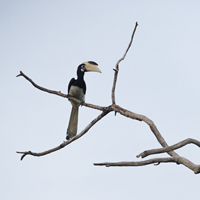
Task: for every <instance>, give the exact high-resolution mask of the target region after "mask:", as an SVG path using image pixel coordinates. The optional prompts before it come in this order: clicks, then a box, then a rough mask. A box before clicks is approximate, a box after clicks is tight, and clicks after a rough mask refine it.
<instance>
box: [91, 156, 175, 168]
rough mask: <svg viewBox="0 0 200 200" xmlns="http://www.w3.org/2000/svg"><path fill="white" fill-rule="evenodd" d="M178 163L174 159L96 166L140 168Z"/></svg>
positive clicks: (111, 163)
mask: <svg viewBox="0 0 200 200" xmlns="http://www.w3.org/2000/svg"><path fill="white" fill-rule="evenodd" d="M169 162H176V161H175V160H174V159H173V158H153V159H149V160H145V161H139V162H104V163H94V165H95V166H105V167H139V166H145V165H150V164H155V165H158V164H160V163H169Z"/></svg>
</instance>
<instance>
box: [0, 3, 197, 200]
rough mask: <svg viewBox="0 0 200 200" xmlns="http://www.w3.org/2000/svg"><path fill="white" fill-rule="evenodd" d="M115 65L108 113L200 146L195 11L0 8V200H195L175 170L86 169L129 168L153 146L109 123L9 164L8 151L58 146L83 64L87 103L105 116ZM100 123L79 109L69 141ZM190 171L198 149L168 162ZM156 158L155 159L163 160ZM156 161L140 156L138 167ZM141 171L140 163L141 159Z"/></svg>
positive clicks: (127, 6) (186, 6) (130, 129)
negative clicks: (113, 109) (88, 66)
mask: <svg viewBox="0 0 200 200" xmlns="http://www.w3.org/2000/svg"><path fill="white" fill-rule="evenodd" d="M136 21H137V22H138V23H139V26H138V28H137V31H136V34H135V37H134V41H133V45H132V47H131V49H130V51H129V52H128V54H127V57H126V59H125V60H124V61H123V62H122V63H121V64H120V71H119V76H118V82H117V87H116V103H117V104H118V105H120V106H121V107H124V108H126V109H129V110H131V111H133V112H136V113H138V114H143V115H145V116H147V117H149V118H150V119H152V120H153V121H154V123H155V124H156V126H157V127H158V129H159V131H160V132H161V134H162V135H163V137H164V138H165V140H166V141H167V143H168V144H170V145H172V144H174V143H177V142H179V141H181V140H184V139H186V138H194V139H197V140H200V130H199V126H200V122H199V118H200V115H199V112H200V106H199V102H200V54H199V52H200V1H197V0H196V1H195V0H192V1H185V0H182V1H179V0H177V1H171V0H169V1H135V0H129V1H128V0H124V1H119V0H117V1H116V0H115V1H114V0H113V1H111V0H101V1H92V0H85V1H80V0H79V1H77V0H56V1H55V0H40V1H39V0H34V1H33V0H32V1H31V0H1V1H0V26H1V31H0V59H1V62H0V63H1V69H2V70H1V73H0V80H1V84H0V88H1V98H0V105H1V107H0V120H1V126H0V131H1V145H0V155H1V165H0V175H1V182H0V188H1V189H0V199H2V200H13V199H16V200H18V199H19V200H36V199H37V200H44V199H48V200H55V199H60V200H62V199H69V200H80V199H82V200H89V199H92V200H102V199H104V200H111V199H113V200H122V199H124V200H132V199H138V200H147V199H148V200H149V199H154V200H160V199H162V200H168V199H182V200H186V199H198V198H199V180H200V175H195V174H194V173H193V172H192V171H191V170H189V169H187V168H186V167H184V166H182V165H176V164H160V165H159V166H154V165H149V166H144V167H124V168H118V167H115V168H113V167H110V168H106V167H97V166H94V165H93V163H95V162H106V161H113V162H119V161H140V160H142V159H138V158H136V155H138V154H139V153H141V152H142V151H144V150H147V149H152V148H159V147H160V144H159V143H158V142H157V140H156V138H155V137H154V135H153V134H152V132H151V131H150V129H149V127H148V126H147V125H146V124H145V123H144V122H138V121H134V120H131V119H128V118H125V117H123V116H121V115H119V114H118V115H117V116H114V113H110V114H109V115H108V116H106V117H105V118H103V119H102V120H101V121H100V122H98V123H97V124H96V125H95V126H94V127H92V129H90V131H89V132H88V133H87V134H86V135H84V136H83V137H82V138H80V139H79V140H77V141H75V142H74V143H71V144H70V145H69V146H67V147H65V148H64V149H62V150H59V151H57V152H54V153H52V154H49V155H46V156H43V157H39V158H38V157H33V156H27V157H25V158H24V160H23V161H20V155H19V154H16V151H27V150H32V151H34V152H41V151H45V150H48V149H50V148H53V147H55V146H57V145H59V144H60V143H62V142H63V141H64V140H65V137H66V129H67V125H68V120H69V116H70V111H71V104H70V102H69V101H68V100H67V99H65V98H62V97H59V96H56V95H52V94H48V93H45V92H42V91H40V90H38V89H36V88H34V87H33V86H32V85H31V84H30V83H29V82H28V81H26V80H25V79H24V78H23V77H19V78H16V75H18V74H19V71H20V70H22V71H23V72H24V73H25V74H26V75H28V76H29V77H30V78H31V79H33V80H34V81H35V82H36V83H37V84H39V85H41V86H43V87H46V88H48V89H52V90H57V91H62V92H63V93H67V86H68V82H69V81H70V79H71V78H72V77H76V70H77V66H78V65H79V64H80V63H82V62H84V61H87V60H92V61H95V62H97V63H98V64H99V68H100V69H101V71H102V74H99V73H87V74H86V75H85V80H86V84H87V94H86V102H87V103H92V104H95V105H100V106H108V105H110V104H111V88H112V83H113V75H114V72H113V68H114V67H115V64H116V62H117V61H118V59H119V58H121V56H122V55H123V54H124V52H125V50H126V48H127V45H128V43H129V41H130V37H131V34H132V31H133V29H134V26H135V23H136ZM99 114H100V112H99V111H97V110H93V109H90V108H86V107H81V108H80V112H79V126H78V132H80V131H81V130H82V129H84V128H85V127H86V126H87V125H88V123H90V122H91V120H93V119H94V118H95V117H96V116H97V115H99ZM177 152H178V153H179V154H180V155H181V156H183V157H186V158H188V159H190V160H191V161H192V162H194V163H196V164H200V149H199V148H197V147H196V146H194V145H188V146H186V147H184V148H183V149H181V150H178V151H177ZM166 156H168V155H167V154H164V155H159V157H166ZM153 157H158V156H156V155H155V156H151V157H149V158H153ZM147 159H148V158H147Z"/></svg>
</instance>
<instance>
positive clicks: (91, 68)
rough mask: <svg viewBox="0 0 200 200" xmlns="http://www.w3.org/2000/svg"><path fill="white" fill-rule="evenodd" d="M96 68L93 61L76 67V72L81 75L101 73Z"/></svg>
mask: <svg viewBox="0 0 200 200" xmlns="http://www.w3.org/2000/svg"><path fill="white" fill-rule="evenodd" d="M97 66H98V64H97V63H95V62H93V61H86V62H84V63H82V64H80V65H79V66H78V71H81V72H83V73H84V72H99V73H101V70H100V69H99V68H98V67H97ZM78 71H77V72H78Z"/></svg>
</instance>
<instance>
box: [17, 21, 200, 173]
mask: <svg viewBox="0 0 200 200" xmlns="http://www.w3.org/2000/svg"><path fill="white" fill-rule="evenodd" d="M137 26H138V23H136V24H135V28H134V30H133V33H132V36H131V40H130V43H129V45H128V47H127V49H126V51H125V53H124V55H123V57H122V58H120V59H119V60H118V62H117V64H116V66H115V69H114V80H113V87H112V91H111V98H112V105H110V106H107V107H102V106H97V105H93V104H88V103H83V106H86V107H89V108H92V109H97V110H100V111H102V113H101V114H100V115H99V116H97V117H96V118H95V119H94V120H93V121H92V122H90V124H88V126H87V127H86V128H85V129H84V130H82V131H81V132H80V133H79V134H78V135H76V136H75V137H73V138H71V139H70V140H68V141H64V142H63V143H61V144H60V145H59V146H57V147H55V148H52V149H50V150H47V151H44V152H40V153H35V152H32V151H24V152H17V153H19V154H22V156H21V160H22V159H23V158H24V157H25V156H26V155H32V156H44V155H47V154H50V153H52V152H55V151H57V150H60V149H62V148H63V147H65V146H67V145H68V144H70V143H72V142H74V141H75V140H77V139H79V138H80V137H82V136H83V135H84V134H85V133H87V132H88V130H89V129H90V128H91V127H92V126H94V125H95V124H96V123H97V122H98V121H99V120H101V119H102V118H103V117H104V116H106V115H107V114H108V113H110V112H111V111H114V112H115V113H119V114H121V115H123V116H125V117H127V118H131V119H133V120H137V121H141V122H144V123H146V124H147V125H148V126H149V128H150V130H151V132H152V133H153V134H154V136H155V137H156V139H157V141H158V142H159V143H160V145H161V146H162V148H159V149H151V150H147V151H144V152H142V153H140V154H139V155H138V156H137V157H141V158H144V157H146V156H149V155H153V154H159V153H164V152H165V153H167V154H168V155H169V156H170V157H168V158H152V159H149V160H145V161H139V162H115V163H114V162H104V163H94V165H95V166H106V167H110V166H121V167H122V166H124V167H125V166H144V165H149V164H157V165H158V164H160V163H169V162H173V163H176V164H182V165H184V166H185V167H187V168H189V169H190V170H192V171H193V172H194V173H195V174H198V173H200V165H196V164H194V163H192V162H191V161H190V160H188V159H186V158H184V157H181V156H180V155H178V154H177V153H176V152H174V150H176V149H179V148H182V147H183V146H185V145H187V144H190V143H193V144H195V145H197V146H198V147H200V142H199V141H197V140H195V139H191V138H189V139H186V140H184V141H182V142H179V143H177V144H174V145H172V146H168V144H167V142H166V141H165V139H164V137H163V136H162V135H161V133H160V132H159V130H158V129H157V127H156V125H155V124H154V122H153V121H152V120H151V119H149V118H148V117H146V116H144V115H140V114H136V113H134V112H131V111H129V110H127V109H124V108H122V107H120V106H119V105H116V101H115V90H116V83H117V76H118V72H119V64H120V62H121V61H122V60H124V59H125V57H126V55H127V53H128V51H129V49H130V47H131V45H132V42H133V38H134V35H135V31H136V28H137ZM19 76H23V77H24V78H25V79H26V80H28V81H29V82H30V83H31V84H32V85H33V86H34V87H36V88H37V89H39V90H42V91H44V92H48V93H51V94H55V95H58V96H61V97H64V98H68V99H70V100H73V101H75V102H77V103H81V102H80V101H79V100H78V99H75V98H73V97H69V96H68V95H66V94H63V93H61V92H60V91H54V90H49V89H46V88H44V87H41V86H39V85H37V84H36V83H35V82H34V81H32V79H30V78H29V77H28V76H27V75H25V74H24V73H23V72H22V71H20V74H19V75H17V77H19Z"/></svg>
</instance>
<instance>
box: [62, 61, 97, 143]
mask: <svg viewBox="0 0 200 200" xmlns="http://www.w3.org/2000/svg"><path fill="white" fill-rule="evenodd" d="M97 66H98V64H97V63H95V62H93V61H87V62H84V63H82V64H80V65H79V66H78V69H77V79H74V78H72V79H71V81H70V82H69V85H68V96H72V97H75V98H76V99H79V100H80V101H81V103H83V102H84V101H85V93H86V84H85V81H84V74H85V72H89V71H94V72H100V73H101V70H100V69H99V68H98V67H97ZM70 102H71V104H72V110H71V115H70V120H69V125H68V128H67V137H66V139H67V140H69V139H70V138H72V137H74V136H75V135H76V133H77V125H78V109H79V106H80V105H81V104H79V103H76V102H74V101H72V100H71V101H70Z"/></svg>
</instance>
